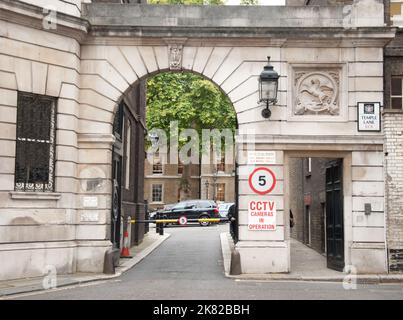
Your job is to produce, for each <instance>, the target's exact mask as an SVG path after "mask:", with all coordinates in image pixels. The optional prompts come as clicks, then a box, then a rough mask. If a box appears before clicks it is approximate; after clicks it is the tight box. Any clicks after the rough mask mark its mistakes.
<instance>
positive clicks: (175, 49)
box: [168, 44, 183, 70]
mask: <svg viewBox="0 0 403 320" xmlns="http://www.w3.org/2000/svg"><path fill="white" fill-rule="evenodd" d="M168 48H169V69H170V70H180V69H181V68H182V51H183V46H182V45H181V44H171V45H169V47H168Z"/></svg>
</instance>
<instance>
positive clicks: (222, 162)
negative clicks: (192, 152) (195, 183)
mask: <svg viewBox="0 0 403 320" xmlns="http://www.w3.org/2000/svg"><path fill="white" fill-rule="evenodd" d="M217 171H221V172H225V157H224V156H223V157H222V158H221V160H220V162H219V163H217Z"/></svg>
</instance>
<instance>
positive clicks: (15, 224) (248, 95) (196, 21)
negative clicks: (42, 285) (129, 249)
mask: <svg viewBox="0 0 403 320" xmlns="http://www.w3.org/2000/svg"><path fill="white" fill-rule="evenodd" d="M48 2H49V1H48V0H47V1H33V0H25V1H11V0H0V4H1V5H0V30H1V31H0V42H1V43H0V97H1V99H0V104H1V107H0V112H1V120H0V157H1V159H0V204H1V205H0V260H1V261H2V264H1V266H0V279H11V278H18V277H29V276H40V275H43V274H46V272H47V266H49V265H52V266H54V267H56V269H57V271H58V273H72V272H78V271H79V272H101V271H102V269H103V260H104V254H105V252H106V251H107V250H108V249H110V248H111V246H112V244H111V234H110V232H111V221H112V215H113V212H112V211H113V210H112V209H113V208H114V205H115V204H114V203H113V201H112V200H113V199H114V198H113V194H114V192H115V188H114V186H115V185H114V182H113V180H114V179H113V172H114V171H113V170H112V169H113V168H116V167H115V166H114V160H113V159H114V156H115V155H114V150H115V149H114V148H115V147H116V137H115V135H114V134H113V133H114V132H113V123H114V119H115V115H116V113H117V110H118V107H119V105H120V104H121V102H122V100H124V98H127V96H128V94H129V93H130V92H132V89H133V86H136V84H138V83H139V82H141V81H142V80H143V79H145V78H146V77H147V76H149V75H153V74H155V73H157V72H163V71H167V70H170V71H180V70H187V71H192V72H196V73H199V74H201V75H203V76H204V77H206V78H208V79H210V80H211V81H213V82H214V83H216V84H217V85H218V86H219V87H220V88H221V89H222V90H223V91H224V92H225V93H226V94H227V95H228V97H229V99H230V100H231V102H232V103H233V106H234V108H235V111H236V113H237V120H238V125H239V136H238V137H237V151H238V153H237V155H238V158H237V160H238V163H237V165H238V185H237V188H238V197H237V199H236V200H237V202H238V209H239V220H238V229H239V230H238V231H239V232H238V235H239V241H238V242H237V244H236V250H238V251H239V253H240V257H241V265H242V266H241V267H242V272H244V273H269V272H290V271H291V270H290V259H289V253H290V228H289V224H288V214H285V213H288V211H289V208H290V201H289V199H290V184H289V182H290V176H289V166H290V159H292V158H295V157H303V158H309V157H323V158H341V159H343V164H342V166H343V176H342V178H343V198H342V200H343V202H342V203H343V213H344V218H343V227H344V234H343V238H342V239H341V240H342V243H343V244H342V245H343V249H344V253H345V255H344V258H343V261H341V262H342V264H341V265H346V266H347V265H353V266H355V268H356V270H357V272H359V273H365V272H369V273H378V272H386V271H387V270H388V266H389V261H388V258H387V257H388V255H387V253H388V247H387V244H388V241H389V240H390V239H387V238H386V237H385V235H386V234H387V232H386V231H387V230H388V232H389V230H391V232H392V229H390V225H385V221H388V219H389V216H388V211H385V210H390V211H391V212H394V211H393V210H397V209H396V207H397V206H399V200H398V199H393V201H392V200H391V201H389V199H388V206H386V205H384V199H385V195H386V194H385V191H386V192H387V190H390V189H391V187H392V183H390V185H389V186H388V187H386V188H385V176H384V168H385V156H384V155H385V154H384V152H385V150H384V133H383V132H382V131H381V132H359V131H358V130H357V103H358V102H361V101H374V102H381V104H382V105H383V102H384V101H383V99H384V90H383V80H384V78H383V75H384V73H383V65H384V55H383V49H384V47H385V46H386V45H387V44H388V43H389V42H390V41H391V40H392V39H393V38H394V36H395V30H394V29H393V28H391V27H389V26H386V25H385V19H384V6H383V2H382V1H377V0H356V1H354V3H353V6H352V7H351V11H350V13H349V15H348V16H347V17H346V14H345V11H344V10H343V7H342V6H323V7H322V6H319V7H316V8H314V9H312V8H310V7H309V6H305V7H298V8H294V7H292V6H289V7H288V6H286V7H270V8H267V7H253V6H252V7H243V6H242V7H235V8H234V7H203V6H195V7H193V6H190V7H180V8H179V7H177V6H172V7H168V6H164V7H163V8H161V7H158V6H157V7H151V6H146V5H136V4H106V3H90V1H87V0H86V1H83V2H85V3H82V1H80V0H63V1H61V0H60V1H59V0H54V1H52V4H53V5H54V7H55V8H56V9H57V11H58V12H57V14H55V13H54V12H53V11H48V10H44V8H43V6H46V5H47V4H48ZM207 15H208V16H209V19H208V20H206V19H205V17H206V16H207ZM346 18H347V19H346ZM267 56H271V61H272V65H273V66H274V69H275V70H276V71H277V72H278V73H279V75H280V79H279V92H278V102H277V103H276V105H274V106H271V107H270V108H271V111H272V116H271V118H270V119H269V120H267V119H265V118H262V116H261V111H262V109H263V106H262V105H260V104H259V103H258V100H259V98H258V91H257V90H258V86H257V78H258V76H259V74H260V72H261V71H262V69H263V67H264V66H265V65H266V63H267V58H266V57H267ZM318 84H319V89H320V90H319V93H318V91H317V89H318V88H317V86H318ZM25 94H31V97H32V94H34V95H35V96H34V97H35V99H33V100H32V99H31V100H29V99H28V98H26V95H25ZM27 101H28V102H27ZM21 105H30V106H33V105H34V106H38V108H39V107H40V108H43V110H44V112H45V111H46V112H47V113H44V114H46V115H47V116H46V117H44V118H40V119H39V120H40V121H45V122H43V123H47V126H48V127H49V131H48V132H54V135H52V136H51V137H49V136H48V135H47V133H43V134H44V136H43V137H41V138H40V139H39V138H32V137H26V136H20V135H19V136H18V137H17V128H20V127H21V123H20V122H19V118H18V110H20V109H21V108H22V107H21ZM385 105H386V104H385ZM41 110H42V109H41ZM52 110H53V111H52ZM393 117H394V116H393ZM46 119H55V122H54V124H55V125H53V124H52V122H50V121H47V120H46ZM393 119H394V118H392V120H393ZM28 120H29V119H28ZM24 123H25V122H24ZM28 123H30V122H28ZM385 123H386V122H385ZM22 127H23V126H22ZM22 127H21V128H22ZM23 129H24V128H23ZM23 129H21V130H23ZM18 130H20V129H18ZM24 130H25V129H24ZM394 130H395V132H396V134H397V137H399V129H394ZM18 132H20V131H18ZM21 132H24V131H21ZM35 132H36V131H35ZM388 132H389V131H388ZM390 132H392V131H390ZM27 139H34V140H35V141H30V140H27ZM398 139H399V138H396V143H398V141H400V140H398ZM36 140H38V141H36ZM21 141H25V142H26V141H29V142H37V143H43V144H47V145H49V146H52V147H53V146H54V149H51V148H49V149H47V150H48V151H47V153H46V154H49V155H50V156H52V157H53V159H54V163H55V166H54V170H49V167H47V163H46V162H45V161H44V160H43V159H42V160H41V161H42V162H38V163H40V164H41V166H37V167H36V169H37V172H39V173H38V174H36V173H35V175H34V174H33V175H32V177H40V179H39V178H38V179H36V178H35V179H36V180H35V179H34V178H32V179H33V180H32V179H31V178H30V179H31V180H32V181H36V182H38V183H37V185H38V186H41V187H42V188H45V189H46V191H47V192H43V190H35V191H21V190H20V189H19V188H17V186H16V176H17V174H19V172H20V171H17V172H16V169H18V170H22V171H21V172H25V173H26V172H28V171H29V170H27V167H21V166H19V165H18V167H17V166H16V158H18V159H20V157H21V155H20V154H18V153H16V145H17V144H19V143H20V142H21ZM392 141H393V140H391V142H392ZM252 142H254V143H253V144H252ZM42 147H43V145H42ZM251 148H253V149H255V150H259V151H268V152H271V153H272V154H273V155H274V157H273V160H272V161H271V162H270V163H265V164H264V165H265V166H267V167H270V169H271V170H272V171H273V173H274V175H275V176H276V181H277V183H276V185H275V188H274V189H273V190H272V192H271V193H270V195H269V197H270V199H271V200H273V201H275V203H276V229H275V230H272V231H252V230H249V229H248V203H249V201H251V200H256V199H258V200H259V199H261V200H263V199H265V200H266V199H267V197H268V196H267V195H257V194H255V193H254V192H253V190H251V188H250V186H249V184H248V176H249V175H250V174H251V172H252V171H253V170H254V169H255V167H256V166H255V165H252V164H249V163H248V161H247V160H246V159H247V157H245V156H244V155H245V154H246V153H247V152H248V151H250V149H251ZM52 150H54V154H52V153H51V151H52ZM389 152H392V151H391V150H389ZM389 154H390V153H388V157H389ZM398 157H399V156H398V155H396V159H398ZM49 159H51V157H50V158H49ZM17 163H19V162H18V161H17ZM44 168H46V169H47V170H45V171H44ZM386 170H389V175H390V176H391V177H392V181H393V183H396V182H397V181H399V180H398V178H399V174H400V173H399V172H398V171H396V170H397V169H394V168H393V167H389V169H386ZM44 172H45V173H46V174H45V173H44ZM395 176H396V178H395ZM52 177H54V180H52ZM31 180H29V179H28V181H25V182H30V181H31ZM19 182H21V181H19ZM388 188H389V189H388ZM133 201H134V200H133ZM367 203H369V204H371V206H372V208H373V209H374V213H373V214H371V215H369V216H365V213H364V211H365V210H364V207H365V204H367ZM390 206H392V207H393V208H392V209H390V208H389V209H387V208H388V207H390ZM375 211H376V212H375ZM396 212H397V211H396ZM397 216H398V215H397ZM393 219H395V218H394V217H393ZM396 219H398V218H396ZM393 230H395V229H393ZM393 232H394V231H393ZM387 240H388V241H387Z"/></svg>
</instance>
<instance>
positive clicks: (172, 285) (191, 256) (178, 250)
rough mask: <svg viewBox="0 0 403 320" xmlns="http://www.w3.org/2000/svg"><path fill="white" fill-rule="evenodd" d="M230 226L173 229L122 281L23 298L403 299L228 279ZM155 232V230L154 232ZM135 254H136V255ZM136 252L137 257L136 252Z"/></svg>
mask: <svg viewBox="0 0 403 320" xmlns="http://www.w3.org/2000/svg"><path fill="white" fill-rule="evenodd" d="M226 231H228V225H227V224H221V225H213V226H209V227H200V226H198V225H193V226H190V225H189V226H184V227H178V226H174V227H168V228H166V229H165V232H166V233H169V234H171V236H170V237H169V238H168V239H167V240H166V241H164V242H163V243H162V244H161V245H160V246H159V247H158V248H157V249H155V250H154V251H153V252H152V253H151V254H150V255H148V256H147V257H146V258H144V259H143V260H142V261H140V262H139V263H138V264H136V265H135V266H134V267H133V268H132V269H130V270H128V271H127V272H126V273H124V274H123V275H122V276H121V277H118V278H114V279H110V280H105V281H99V282H93V283H87V284H85V285H76V286H72V287H64V288H56V289H51V290H48V291H43V292H41V293H38V292H36V293H31V294H25V295H19V296H15V297H14V298H17V299H46V300H52V299H73V300H75V299H79V300H86V299H136V300H139V299H140V300H141V299H143V300H189V299H190V300H229V301H232V300H269V299H399V300H400V299H403V283H397V284H378V285H374V284H357V288H356V289H350V290H346V289H344V287H343V284H342V283H341V282H338V283H334V282H319V281H317V282H307V281H268V280H248V279H231V278H228V277H226V276H225V274H224V266H223V257H222V251H221V244H220V234H221V233H223V232H226ZM150 232H155V230H154V229H151V230H150ZM132 254H133V253H132ZM134 254H135V253H134Z"/></svg>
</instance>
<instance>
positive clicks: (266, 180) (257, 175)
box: [249, 167, 276, 195]
mask: <svg viewBox="0 0 403 320" xmlns="http://www.w3.org/2000/svg"><path fill="white" fill-rule="evenodd" d="M249 186H250V188H251V189H252V190H253V192H255V193H257V194H260V195H265V194H268V193H270V192H272V191H273V189H274V187H275V186H276V176H275V175H274V173H273V171H271V170H270V169H269V168H265V167H259V168H256V169H255V170H253V172H252V173H251V174H250V175H249Z"/></svg>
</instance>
